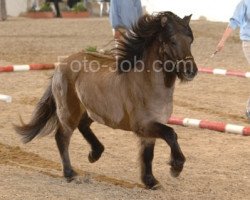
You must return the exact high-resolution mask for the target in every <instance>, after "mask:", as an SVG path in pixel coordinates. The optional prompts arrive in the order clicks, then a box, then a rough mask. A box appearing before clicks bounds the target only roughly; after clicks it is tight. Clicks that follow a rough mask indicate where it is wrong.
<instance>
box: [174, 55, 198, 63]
mask: <svg viewBox="0 0 250 200" xmlns="http://www.w3.org/2000/svg"><path fill="white" fill-rule="evenodd" d="M193 59H194V57H193V56H186V57H185V58H183V59H181V60H176V61H175V62H176V64H179V63H180V62H184V61H186V60H193Z"/></svg>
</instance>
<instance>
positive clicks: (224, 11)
mask: <svg viewBox="0 0 250 200" xmlns="http://www.w3.org/2000/svg"><path fill="white" fill-rule="evenodd" d="M141 1H142V4H143V5H146V8H147V11H148V12H149V13H152V12H154V11H164V10H165V11H166V10H169V11H173V12H174V13H176V14H177V15H179V16H180V17H183V16H185V15H190V14H193V17H192V19H199V17H200V16H204V17H206V18H207V19H208V20H211V21H228V20H229V18H230V17H231V16H232V14H233V12H234V9H235V7H236V5H237V3H238V2H240V0H217V1H213V0H141Z"/></svg>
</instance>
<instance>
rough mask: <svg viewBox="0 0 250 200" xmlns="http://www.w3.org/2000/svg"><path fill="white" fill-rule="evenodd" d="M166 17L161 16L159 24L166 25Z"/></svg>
mask: <svg viewBox="0 0 250 200" xmlns="http://www.w3.org/2000/svg"><path fill="white" fill-rule="evenodd" d="M167 22H168V18H167V17H166V16H164V17H162V18H161V26H162V27H165V26H166V25H167Z"/></svg>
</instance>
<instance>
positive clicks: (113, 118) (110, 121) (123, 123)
mask: <svg viewBox="0 0 250 200" xmlns="http://www.w3.org/2000/svg"><path fill="white" fill-rule="evenodd" d="M87 112H88V115H89V117H90V118H91V119H92V120H93V121H95V122H98V123H100V124H103V125H106V126H109V127H111V128H114V129H122V130H130V124H129V118H128V116H126V115H125V113H124V112H123V111H121V110H119V109H118V110H116V111H115V112H106V113H105V114H98V113H95V112H92V111H90V110H88V109H87Z"/></svg>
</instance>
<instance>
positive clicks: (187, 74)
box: [176, 58, 198, 81]
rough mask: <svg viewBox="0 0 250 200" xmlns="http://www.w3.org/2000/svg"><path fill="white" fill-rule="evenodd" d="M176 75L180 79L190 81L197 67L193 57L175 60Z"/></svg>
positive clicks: (195, 73)
mask: <svg viewBox="0 0 250 200" xmlns="http://www.w3.org/2000/svg"><path fill="white" fill-rule="evenodd" d="M176 70H177V76H178V78H179V79H180V80H182V81H191V80H193V78H194V77H195V76H196V75H197V72H198V68H197V65H196V63H195V61H194V59H193V58H190V59H183V60H180V61H177V62H176Z"/></svg>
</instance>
